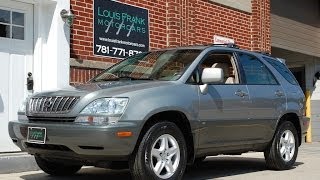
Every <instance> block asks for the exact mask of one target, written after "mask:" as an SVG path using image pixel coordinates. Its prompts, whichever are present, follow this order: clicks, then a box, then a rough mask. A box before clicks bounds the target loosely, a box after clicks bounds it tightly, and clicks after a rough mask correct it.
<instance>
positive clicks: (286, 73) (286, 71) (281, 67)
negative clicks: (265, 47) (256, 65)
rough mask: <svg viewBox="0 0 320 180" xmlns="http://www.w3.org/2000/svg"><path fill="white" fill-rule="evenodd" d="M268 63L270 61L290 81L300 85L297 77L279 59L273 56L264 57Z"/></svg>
mask: <svg viewBox="0 0 320 180" xmlns="http://www.w3.org/2000/svg"><path fill="white" fill-rule="evenodd" d="M263 59H265V60H266V61H267V62H268V63H270V64H271V65H272V66H273V67H274V68H275V69H276V70H277V71H278V72H279V73H280V74H281V75H282V76H283V77H284V78H285V79H286V80H287V81H288V82H289V83H291V84H294V85H298V82H297V81H296V78H295V77H294V75H293V74H292V73H291V71H290V70H289V69H288V68H287V67H286V65H284V64H282V63H281V62H280V61H278V60H274V59H271V58H267V57H263Z"/></svg>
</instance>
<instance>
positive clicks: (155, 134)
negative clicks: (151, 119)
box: [129, 122, 187, 180]
mask: <svg viewBox="0 0 320 180" xmlns="http://www.w3.org/2000/svg"><path fill="white" fill-rule="evenodd" d="M166 142H167V143H166ZM186 149H187V147H186V143H185V139H184V136H183V134H182V133H181V131H180V129H179V128H178V127H177V126H176V125H175V124H174V123H171V122H160V123H157V124H155V125H153V126H152V127H151V128H150V129H149V130H148V131H147V132H146V133H145V135H144V136H143V138H142V141H141V143H140V144H139V147H138V149H137V151H136V152H135V153H134V154H133V156H132V157H131V159H130V162H129V166H130V171H131V174H132V178H133V179H135V180H147V179H148V180H150V179H152V180H156V179H168V180H173V179H182V177H183V174H184V171H185V168H186V164H187V150H186ZM170 165H171V166H170ZM168 169H169V170H168Z"/></svg>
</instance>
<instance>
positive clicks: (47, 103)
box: [44, 100, 53, 108]
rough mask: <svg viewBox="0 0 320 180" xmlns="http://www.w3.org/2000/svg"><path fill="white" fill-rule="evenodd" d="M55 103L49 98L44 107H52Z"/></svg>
mask: <svg viewBox="0 0 320 180" xmlns="http://www.w3.org/2000/svg"><path fill="white" fill-rule="evenodd" d="M52 105H53V103H52V101H51V100H48V101H46V102H45V103H44V107H45V108H51V106H52Z"/></svg>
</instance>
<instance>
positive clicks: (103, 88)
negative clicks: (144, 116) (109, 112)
mask: <svg viewBox="0 0 320 180" xmlns="http://www.w3.org/2000/svg"><path fill="white" fill-rule="evenodd" d="M172 84H173V82H169V81H147V80H126V81H108V82H99V83H86V84H81V85H76V86H75V87H71V86H70V87H68V88H64V89H59V90H53V91H47V92H41V93H38V94H36V95H35V96H85V95H87V94H90V93H94V94H96V95H98V94H104V95H107V96H116V95H119V94H123V93H127V92H131V91H132V92H133V91H138V90H142V89H148V88H154V87H160V86H168V85H172Z"/></svg>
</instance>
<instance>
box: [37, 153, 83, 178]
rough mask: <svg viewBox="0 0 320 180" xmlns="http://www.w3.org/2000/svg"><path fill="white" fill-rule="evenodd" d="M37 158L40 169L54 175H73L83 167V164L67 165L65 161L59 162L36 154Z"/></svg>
mask: <svg viewBox="0 0 320 180" xmlns="http://www.w3.org/2000/svg"><path fill="white" fill-rule="evenodd" d="M35 159H36V162H37V164H38V166H39V167H40V169H41V170H43V171H44V172H45V173H47V174H50V175H52V176H66V175H72V174H75V173H76V172H78V171H79V170H80V169H81V167H82V165H66V164H63V163H58V162H56V161H52V160H50V159H48V158H42V157H40V156H35Z"/></svg>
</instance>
